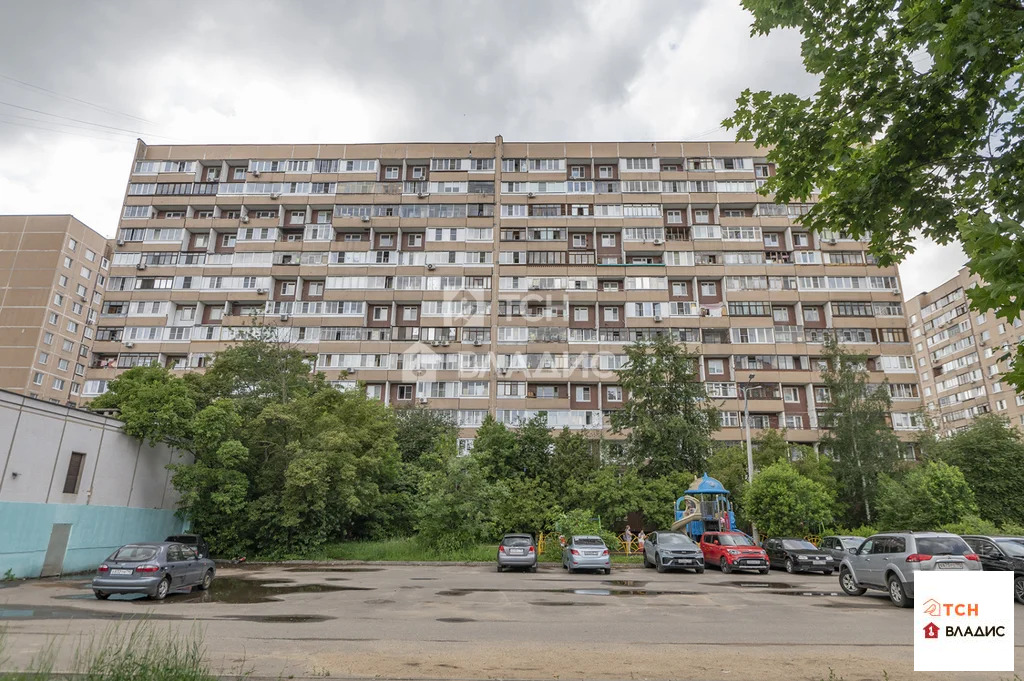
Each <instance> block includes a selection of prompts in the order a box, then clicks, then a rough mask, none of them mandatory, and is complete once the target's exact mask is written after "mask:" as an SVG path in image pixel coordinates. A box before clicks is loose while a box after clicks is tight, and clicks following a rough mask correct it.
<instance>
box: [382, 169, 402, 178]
mask: <svg viewBox="0 0 1024 681" xmlns="http://www.w3.org/2000/svg"><path fill="white" fill-rule="evenodd" d="M400 171H401V168H400V167H399V166H387V167H385V168H384V179H385V180H397V179H398V173H399V172H400Z"/></svg>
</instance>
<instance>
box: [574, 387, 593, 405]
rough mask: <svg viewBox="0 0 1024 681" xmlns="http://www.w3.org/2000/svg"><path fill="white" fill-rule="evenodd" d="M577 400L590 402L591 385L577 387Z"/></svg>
mask: <svg viewBox="0 0 1024 681" xmlns="http://www.w3.org/2000/svg"><path fill="white" fill-rule="evenodd" d="M576 401H577V402H589V401H590V386H589V385H581V386H577V387H576Z"/></svg>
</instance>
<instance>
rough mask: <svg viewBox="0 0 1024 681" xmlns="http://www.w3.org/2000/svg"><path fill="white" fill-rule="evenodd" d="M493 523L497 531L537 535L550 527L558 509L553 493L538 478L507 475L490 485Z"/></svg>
mask: <svg viewBox="0 0 1024 681" xmlns="http://www.w3.org/2000/svg"><path fill="white" fill-rule="evenodd" d="M493 494H494V500H493V505H492V508H493V524H494V528H495V530H496V531H497V532H499V533H501V532H529V533H530V534H533V535H534V536H537V535H538V534H539V533H540V532H544V531H546V530H549V529H551V528H552V527H553V523H554V518H555V516H557V515H558V514H559V513H560V512H561V507H559V505H558V503H557V501H556V500H555V494H554V493H553V492H552V491H551V488H550V487H549V486H548V484H547V482H546V481H544V480H543V479H541V478H518V477H516V478H508V479H506V480H499V481H498V482H496V483H494V485H493Z"/></svg>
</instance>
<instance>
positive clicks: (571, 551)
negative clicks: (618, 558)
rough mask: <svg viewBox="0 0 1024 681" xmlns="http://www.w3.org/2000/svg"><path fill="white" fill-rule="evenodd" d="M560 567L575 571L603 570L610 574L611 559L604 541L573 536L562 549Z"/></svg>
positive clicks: (585, 536) (591, 536) (596, 537)
mask: <svg viewBox="0 0 1024 681" xmlns="http://www.w3.org/2000/svg"><path fill="white" fill-rule="evenodd" d="M562 567H563V568H565V569H567V570H568V571H569V572H570V573H573V572H576V570H604V573H605V574H606V575H610V574H611V573H612V557H611V553H610V552H609V551H608V547H607V546H605V543H604V539H601V538H600V537H598V536H595V535H581V536H573V537H572V539H570V540H569V541H568V543H566V545H565V548H563V549H562Z"/></svg>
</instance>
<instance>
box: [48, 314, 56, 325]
mask: <svg viewBox="0 0 1024 681" xmlns="http://www.w3.org/2000/svg"><path fill="white" fill-rule="evenodd" d="M46 321H47V322H49V323H50V324H56V323H57V313H56V312H51V313H50V316H49V317H47V319H46Z"/></svg>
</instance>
